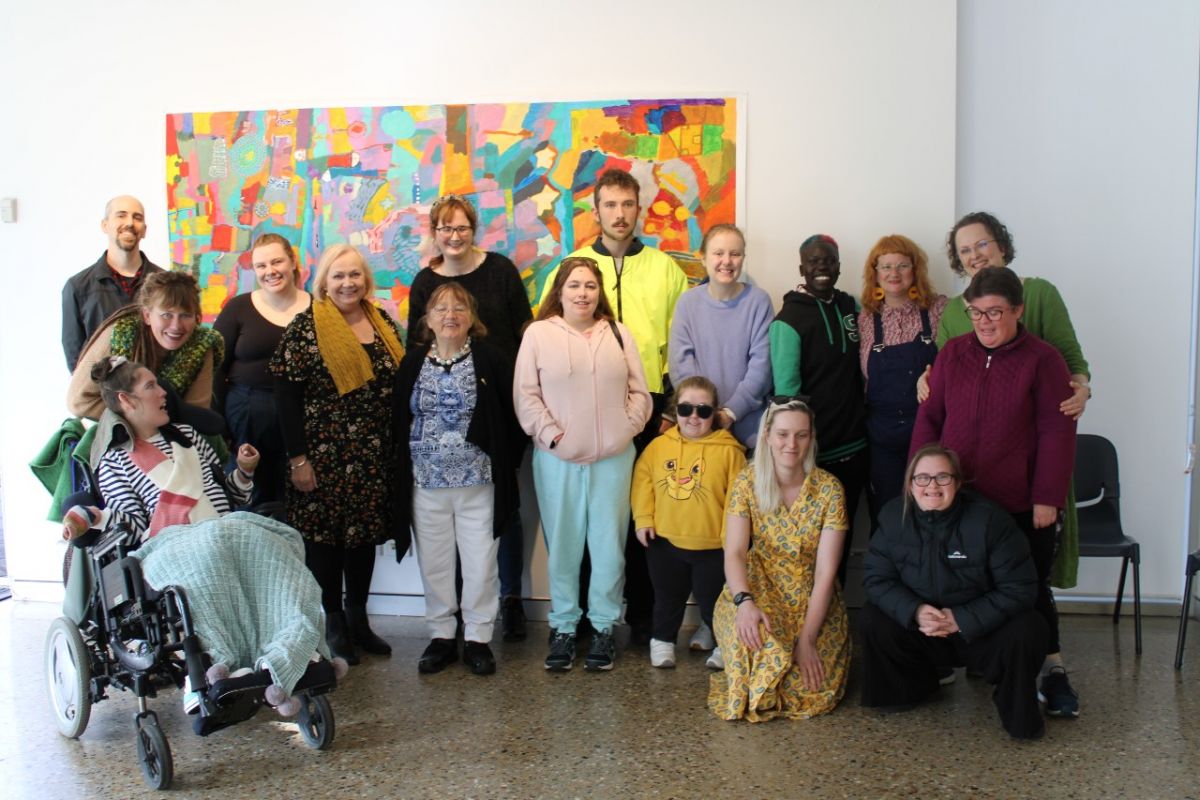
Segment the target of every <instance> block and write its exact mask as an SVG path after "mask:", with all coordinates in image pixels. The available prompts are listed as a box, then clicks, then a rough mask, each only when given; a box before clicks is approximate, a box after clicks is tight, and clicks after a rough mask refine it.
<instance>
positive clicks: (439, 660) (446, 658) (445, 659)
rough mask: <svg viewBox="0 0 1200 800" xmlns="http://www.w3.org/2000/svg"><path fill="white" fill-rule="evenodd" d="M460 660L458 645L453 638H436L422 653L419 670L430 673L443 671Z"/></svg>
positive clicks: (418, 665)
mask: <svg viewBox="0 0 1200 800" xmlns="http://www.w3.org/2000/svg"><path fill="white" fill-rule="evenodd" d="M455 661H458V645H457V643H456V642H455V641H454V640H453V639H434V640H433V641H431V642H430V643H429V646H428V647H426V648H425V652H424V653H421V660H420V661H418V662H417V672H420V673H423V674H425V675H430V674H432V673H434V672H441V671H442V670H444V669H445V668H446V667H448V666H450V665H451V664H453V663H454V662H455Z"/></svg>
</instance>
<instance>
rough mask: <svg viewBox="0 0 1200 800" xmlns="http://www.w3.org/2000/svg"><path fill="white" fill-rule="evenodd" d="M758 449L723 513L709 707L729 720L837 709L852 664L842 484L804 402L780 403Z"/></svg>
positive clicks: (763, 427)
mask: <svg viewBox="0 0 1200 800" xmlns="http://www.w3.org/2000/svg"><path fill="white" fill-rule="evenodd" d="M755 454H756V456H755V459H754V462H753V463H752V464H750V465H748V466H747V467H746V468H745V469H744V470H742V472H741V473H740V474H739V475H738V477H737V478H736V479H735V481H734V484H733V488H732V489H731V491H730V494H729V501H728V503H727V505H726V508H725V511H726V534H725V590H724V591H723V592H722V594H721V597H720V599H719V600H717V606H716V610H715V611H714V613H713V633H714V634H716V637H717V643H718V644H719V645H720V647H721V653H722V654H723V655H724V659H725V671H724V672H718V673H716V674H714V675H713V676H712V683H711V686H710V689H709V694H708V707H709V708H711V709H712V711H713V713H714V714H716V715H717V716H718V717H720V718H721V719H742V718H745V719H748V720H750V721H751V722H764V721H766V720H770V719H774V718H775V717H778V716H783V717H787V718H789V719H806V718H808V717H813V716H816V715H817V714H824V713H826V712H829V711H832V710H833V708H834V706H836V705H837V704H838V701H840V700H841V699H842V695H843V694H845V691H846V676H847V674H848V671H849V666H850V628H849V620H848V619H847V617H846V606H845V605H844V604H843V603H842V596H841V591H840V589H839V588H838V586H837V581H836V576H837V567H838V561H839V560H840V559H841V554H842V537H844V536H846V535H847V533H846V527H847V525H846V508H845V501H844V499H843V493H842V485H841V484H840V483H839V482H838V480H837V478H835V477H833V476H832V475H830V474H829V473H828V472H825V471H824V470H821V469H817V468H816V466H815V464H816V435H815V431H814V430H813V414H812V411H811V410H809V408H808V406H807V405H805V404H804V403H803V402H801V401H800V400H796V399H788V400H786V401H784V402H776V401H772V402H771V404H770V405H769V406H768V407H767V412H766V413H765V414H764V415H763V418H762V422H761V423H760V425H759V431H758V445H757V447H756V449H755ZM751 544H753V546H751Z"/></svg>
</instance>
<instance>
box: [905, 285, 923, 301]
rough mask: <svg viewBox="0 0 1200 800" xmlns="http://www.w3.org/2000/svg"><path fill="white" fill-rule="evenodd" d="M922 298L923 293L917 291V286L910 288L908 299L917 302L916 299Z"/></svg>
mask: <svg viewBox="0 0 1200 800" xmlns="http://www.w3.org/2000/svg"><path fill="white" fill-rule="evenodd" d="M920 296H921V293H920V292H918V291H917V287H915V286H910V287H908V299H909V300H916V299H918V298H920Z"/></svg>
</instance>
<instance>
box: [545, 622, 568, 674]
mask: <svg viewBox="0 0 1200 800" xmlns="http://www.w3.org/2000/svg"><path fill="white" fill-rule="evenodd" d="M574 664H575V634H573V633H559V632H558V631H554V635H553V636H552V637H550V655H548V656H546V664H545V666H546V669H548V670H550V671H551V672H566V671H567V670H569V669H570V668H571V667H572V666H573V665H574Z"/></svg>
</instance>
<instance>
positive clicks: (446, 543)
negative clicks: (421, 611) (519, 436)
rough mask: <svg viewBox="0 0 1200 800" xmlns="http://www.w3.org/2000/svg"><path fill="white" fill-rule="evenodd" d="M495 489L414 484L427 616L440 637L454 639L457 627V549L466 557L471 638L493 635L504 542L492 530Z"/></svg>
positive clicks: (465, 604) (465, 606) (466, 620)
mask: <svg viewBox="0 0 1200 800" xmlns="http://www.w3.org/2000/svg"><path fill="white" fill-rule="evenodd" d="M494 492H495V487H494V486H493V485H492V484H490V483H488V484H484V485H483V486H467V487H464V488H461V489H422V488H420V487H414V488H413V531H414V533H415V534H416V535H415V537H414V538H415V540H416V545H417V560H418V561H420V564H421V583H422V585H423V586H424V587H425V621H426V622H428V623H429V632H430V635H431V636H432V637H433V638H435V639H453V638H454V634H455V628H456V627H457V623H456V621H455V619H454V612H455V611H458V609H459V604H458V598H457V592H455V590H454V561H455V559H454V556H455V554H456V553H457V555H458V559H459V561H460V562H461V563H462V582H463V586H462V616H463V624H464V631H463V633H464V636H465V637H466V639H467V641H469V642H490V641H491V640H492V627H493V626H494V625H495V623H496V615H497V614H498V613H499V611H500V577H499V571H498V569H497V567H496V549H497V547H498V546H499V542H498V540H497V539H496V538H495V537H494V536H493V535H492V511H493V499H494V496H495V495H494Z"/></svg>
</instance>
